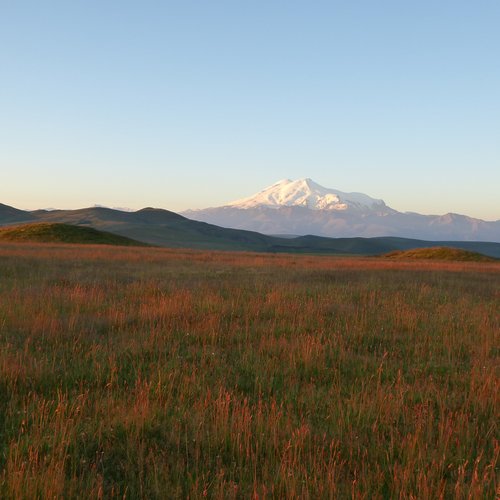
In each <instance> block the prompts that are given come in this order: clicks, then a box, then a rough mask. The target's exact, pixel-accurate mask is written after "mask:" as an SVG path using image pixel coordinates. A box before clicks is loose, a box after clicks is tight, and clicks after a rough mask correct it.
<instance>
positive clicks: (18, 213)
mask: <svg viewBox="0 0 500 500" xmlns="http://www.w3.org/2000/svg"><path fill="white" fill-rule="evenodd" d="M35 218H36V217H35V216H33V215H32V214H31V212H26V211H25V210H19V209H18V208H14V207H11V206H9V205H4V204H3V203H0V223H1V224H11V223H16V222H23V221H29V220H33V219H35Z"/></svg>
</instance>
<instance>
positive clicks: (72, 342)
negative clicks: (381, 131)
mask: <svg viewBox="0 0 500 500" xmlns="http://www.w3.org/2000/svg"><path fill="white" fill-rule="evenodd" d="M499 310H500V264H499V263H488V262H484V263H479V262H441V261H405V260H390V259H383V258H378V259H377V258H342V257H336V258H334V257H324V256H323V257H311V256H306V255H302V256H294V255H270V254H268V255H265V254H251V253H229V252H227V253H225V252H201V251H184V250H166V249H158V248H134V247H111V246H101V247H98V246H92V245H90V246H89V245H86V246H77V245H63V244H32V243H24V244H22V243H6V242H1V243H0V433H1V439H0V447H1V450H0V451H1V453H0V497H1V498H16V499H17V498H131V499H132V498H145V499H151V498H193V499H196V498H204V497H208V498H259V499H261V498H306V499H307V498H310V499H317V498H354V499H358V498H360V499H361V498H366V499H368V498H370V499H372V498H375V499H377V498H395V499H399V498H401V499H410V498H424V499H431V498H457V499H466V498H474V499H475V498H491V499H493V498H495V495H496V494H498V493H499V489H498V488H499V481H498V476H499V471H498V459H499V454H500V443H499V440H500V437H499V429H498V417H499V413H500V412H499V408H500V406H499V399H498V394H499V374H500V373H499V367H500V363H499V357H500V336H499V332H500V324H499V321H500V320H499Z"/></svg>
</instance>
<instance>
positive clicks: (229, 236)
mask: <svg viewBox="0 0 500 500" xmlns="http://www.w3.org/2000/svg"><path fill="white" fill-rule="evenodd" d="M19 219H22V220H26V221H27V222H33V223H35V222H37V223H48V224H54V223H63V224H69V225H73V226H78V227H82V228H93V229H96V230H99V231H106V232H108V233H113V234H114V235H119V236H123V237H125V238H129V239H133V240H136V241H140V242H144V243H147V244H150V245H156V246H164V247H169V248H194V249H200V250H231V251H235V250H236V251H239V250H241V251H254V252H288V253H308V254H329V255H331V254H350V255H382V254H384V253H388V252H391V251H395V250H410V249H413V248H423V247H436V246H447V247H454V248H462V249H464V250H469V251H474V252H480V253H483V254H485V255H490V256H492V257H499V258H500V243H490V242H478V241H423V240H415V239H408V238H397V237H376V238H325V237H321V236H313V235H307V236H298V237H292V238H290V237H286V238H284V237H278V236H268V235H264V234H261V233H257V232H255V231H245V230H241V229H231V228H224V227H219V226H215V225H213V224H208V223H205V222H199V221H195V220H191V219H188V218H186V217H183V216H182V215H179V214H176V213H174V212H170V211H169V210H163V209H156V208H150V207H148V208H143V209H142V210H138V211H137V212H125V211H121V210H114V209H111V208H104V207H91V208H82V209H78V210H50V211H48V210H36V211H33V212H26V211H22V210H17V209H15V208H13V207H8V206H7V205H0V226H2V225H12V224H14V223H16V220H17V221H18V222H17V223H19V222H21V220H19Z"/></svg>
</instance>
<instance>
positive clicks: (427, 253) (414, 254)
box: [384, 247, 497, 262]
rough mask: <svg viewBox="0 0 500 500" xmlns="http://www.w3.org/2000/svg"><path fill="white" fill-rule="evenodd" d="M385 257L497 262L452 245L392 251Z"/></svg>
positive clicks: (491, 258)
mask: <svg viewBox="0 0 500 500" xmlns="http://www.w3.org/2000/svg"><path fill="white" fill-rule="evenodd" d="M384 257H388V258H391V259H427V260H455V261H464V262H495V261H496V260H497V259H495V258H493V257H488V256H486V255H483V254H481V253H478V252H470V251H468V250H462V249H461V248H450V247H435V248H415V249H412V250H403V251H396V252H390V253H388V254H386V255H384Z"/></svg>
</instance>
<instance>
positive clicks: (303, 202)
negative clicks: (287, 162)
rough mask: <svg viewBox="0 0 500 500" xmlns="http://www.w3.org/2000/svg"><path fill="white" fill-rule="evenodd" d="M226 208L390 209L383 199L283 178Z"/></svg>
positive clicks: (310, 181)
mask: <svg viewBox="0 0 500 500" xmlns="http://www.w3.org/2000/svg"><path fill="white" fill-rule="evenodd" d="M225 207H231V208H239V209H248V208H256V207H267V208H282V207H305V208H308V209H310V210H336V211H345V210H357V211H363V212H366V211H373V210H376V211H381V212H385V211H386V210H388V207H387V206H386V204H385V203H384V202H383V200H377V199H375V198H371V197H370V196H367V195H366V194H363V193H343V192H342V191H338V190H336V189H328V188H325V187H323V186H320V185H319V184H316V183H315V182H314V181H313V180H312V179H299V180H297V181H292V180H290V179H283V180H281V181H279V182H277V183H276V184H273V185H272V186H269V187H267V188H265V189H263V190H262V191H260V192H259V193H257V194H256V195H254V196H250V197H248V198H243V199H241V200H236V201H234V202H232V203H229V204H228V205H225Z"/></svg>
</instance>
